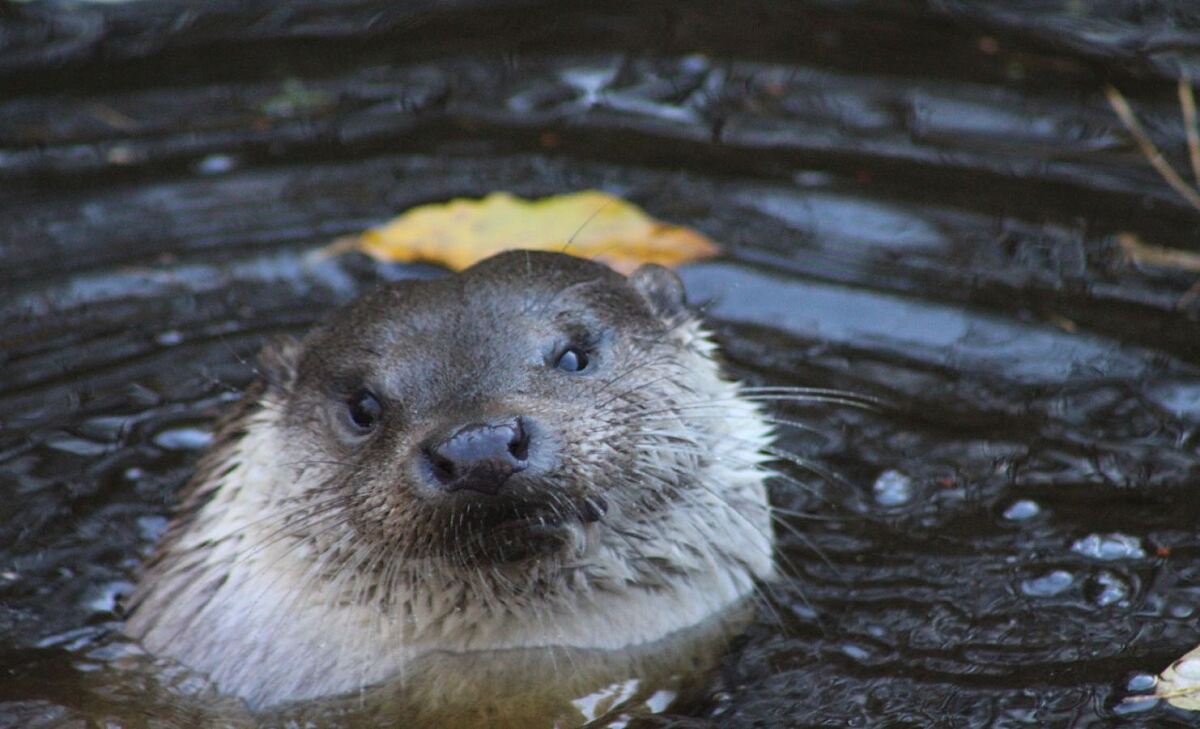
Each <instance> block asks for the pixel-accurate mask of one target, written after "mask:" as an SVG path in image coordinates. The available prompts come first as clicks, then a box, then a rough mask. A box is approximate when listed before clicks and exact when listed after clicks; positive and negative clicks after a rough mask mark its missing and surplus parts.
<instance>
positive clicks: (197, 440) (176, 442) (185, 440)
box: [154, 428, 213, 451]
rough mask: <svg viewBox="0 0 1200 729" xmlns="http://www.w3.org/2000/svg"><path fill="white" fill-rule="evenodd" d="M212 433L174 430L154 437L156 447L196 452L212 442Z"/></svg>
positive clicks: (189, 429)
mask: <svg viewBox="0 0 1200 729" xmlns="http://www.w3.org/2000/svg"><path fill="white" fill-rule="evenodd" d="M212 439H213V435H212V432H211V431H207V430H202V429H200V428H172V429H170V430H164V431H162V432H160V433H158V434H157V435H155V436H154V445H156V446H158V447H159V448H166V449H167V450H170V451H195V450H200V449H201V448H204V447H205V446H207V445H208V444H209V443H211V442H212Z"/></svg>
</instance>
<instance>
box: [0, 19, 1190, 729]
mask: <svg viewBox="0 0 1200 729" xmlns="http://www.w3.org/2000/svg"><path fill="white" fill-rule="evenodd" d="M1023 5H1028V6H1029V7H1023V6H1021V7H1018V6H1015V5H1013V4H1002V5H1001V4H997V5H996V6H994V7H992V6H987V5H982V4H976V3H969V2H938V3H930V4H929V5H928V6H923V5H921V4H918V3H913V4H911V5H904V6H900V5H893V4H890V3H886V2H864V3H839V2H832V1H830V2H813V3H789V4H785V3H775V4H760V3H750V4H746V5H744V6H740V8H739V10H738V11H736V12H735V11H733V10H732V9H730V8H731V6H725V5H717V4H713V5H711V6H708V5H694V6H689V9H686V10H685V9H681V8H680V7H677V6H676V4H673V3H654V2H648V3H639V4H636V5H635V4H624V3H618V4H613V5H611V6H608V7H606V9H604V10H598V9H596V8H595V7H594V6H593V5H592V4H583V3H579V4H574V3H567V4H555V5H549V4H540V3H535V2H511V3H508V2H486V3H485V2H468V1H465V0H464V1H461V2H456V3H448V4H443V5H441V6H439V7H438V8H437V9H436V10H435V9H433V6H432V5H431V6H430V7H429V8H426V9H421V10H415V11H411V12H410V11H407V10H398V9H396V8H394V7H393V6H392V5H391V4H384V3H378V4H373V3H370V2H365V1H363V2H346V3H343V4H333V5H329V4H326V5H317V4H311V5H310V4H308V3H304V2H297V3H295V4H292V5H289V6H287V9H275V10H272V9H271V8H270V7H268V6H267V5H265V4H263V5H260V4H257V3H244V4H241V5H240V6H239V7H233V6H228V7H227V6H224V5H222V4H220V3H212V4H208V5H205V6H203V7H192V5H191V4H184V3H182V2H174V1H172V0H167V1H165V2H154V3H148V4H124V5H113V6H82V7H76V6H69V5H56V4H43V3H33V4H29V5H24V4H22V5H15V4H14V5H0V193H2V194H0V726H5V727H7V726H20V727H35V726H36V727H41V726H46V727H50V726H53V727H60V726H61V727H109V726H122V727H141V726H155V727H158V726H194V725H203V724H206V723H212V722H214V721H216V720H217V718H218V717H220V716H223V714H222V713H221V712H222V711H224V710H225V708H227V707H223V705H222V704H221V703H220V702H219V701H218V700H216V699H214V698H212V697H211V696H208V695H206V694H205V693H204V689H203V687H202V686H201V685H200V684H198V683H197V682H196V681H195V680H194V678H192V677H188V676H186V675H182V674H172V673H169V672H168V673H165V674H164V673H154V672H149V671H146V670H144V669H136V668H135V669H130V668H126V667H125V666H124V664H122V662H121V661H120V660H118V658H119V657H120V656H122V655H124V654H126V653H127V652H128V649H127V647H125V646H123V645H122V644H121V642H120V641H119V640H116V639H114V637H113V636H112V631H113V629H114V626H115V625H116V624H117V620H118V612H117V610H118V608H117V602H116V601H117V598H118V597H119V596H120V595H121V594H123V593H124V592H126V591H127V590H128V588H129V584H130V580H131V577H132V575H133V574H134V570H135V568H136V565H137V563H138V560H139V558H140V556H141V555H142V554H144V553H145V552H146V551H147V550H148V549H149V548H150V547H151V545H152V544H153V542H154V539H155V537H156V535H157V534H158V533H159V532H160V531H161V529H162V528H163V526H164V523H165V521H164V517H165V515H166V514H167V512H168V506H169V504H170V503H171V497H172V493H173V492H174V491H175V489H176V488H178V487H179V486H180V485H181V484H182V483H183V481H184V480H185V479H186V478H187V476H188V474H189V471H190V468H191V466H192V464H193V463H194V461H195V459H196V457H197V454H198V452H199V450H201V449H202V448H203V446H204V445H205V443H206V441H207V438H208V432H209V428H210V427H211V425H212V422H213V419H214V417H215V416H216V414H217V413H219V412H220V411H221V410H222V408H223V407H224V406H225V405H226V404H227V403H229V402H230V401H231V400H233V399H236V397H237V393H238V391H239V389H240V388H242V387H243V386H244V385H245V384H246V383H247V382H248V381H249V378H250V377H251V376H252V368H251V366H250V364H249V362H250V359H251V358H252V356H253V354H254V352H255V351H256V349H257V348H258V346H259V345H260V344H261V342H262V341H263V339H264V338H265V337H266V336H268V335H270V334H272V333H276V332H299V331H303V330H304V329H305V328H306V327H307V326H308V325H310V324H311V323H312V322H313V321H315V320H316V319H317V318H318V317H320V316H321V315H322V313H324V312H326V311H328V310H329V309H330V308H331V307H332V306H334V305H336V304H338V303H340V302H343V301H346V300H348V299H350V298H352V297H353V296H354V295H355V294H356V293H358V292H360V291H362V290H363V289H364V287H367V286H369V285H370V284H371V283H373V282H375V281H377V280H379V279H380V278H381V277H390V276H405V275H426V274H428V273H429V270H428V269H427V268H414V269H393V268H387V267H381V266H377V265H375V264H371V263H368V262H366V261H364V260H358V259H346V260H341V261H324V262H317V261H314V260H312V259H311V258H309V257H308V256H307V255H306V254H307V253H308V252H309V251H311V250H312V249H313V248H315V247H317V246H319V245H322V244H324V243H326V242H328V241H329V240H330V239H331V238H333V237H336V236H338V235H341V234H345V233H348V232H354V231H358V230H361V229H362V228H364V227H366V226H369V225H371V224H374V223H377V222H380V221H382V220H384V219H386V218H388V217H390V216H391V215H393V214H395V213H396V212H398V211H400V210H402V209H404V208H406V207H409V206H411V205H413V204H417V203H422V202H428V201H437V200H443V199H446V198H449V197H452V196H456V195H481V194H484V193H486V192H489V191H492V190H510V191H513V192H516V193H518V194H523V195H531V196H532V195H545V194H552V193H556V192H563V191H569V190H578V189H584V188H601V189H604V190H607V191H609V192H613V193H616V194H619V195H622V196H624V197H626V198H628V199H631V200H633V201H635V202H637V203H638V204H640V205H642V206H644V207H645V208H647V209H648V210H649V211H650V212H652V213H653V214H655V215H657V216H659V217H661V218H664V219H667V220H670V221H672V222H677V223H682V224H687V225H691V226H694V227H697V228H699V229H700V230H702V231H704V232H706V233H707V234H709V235H711V236H712V237H714V238H715V239H717V240H719V241H721V242H722V243H723V244H724V245H725V246H726V251H727V253H726V254H725V255H724V256H723V257H722V258H721V259H719V260H717V261H715V262H710V263H705V264H701V265H695V266H692V267H689V268H687V269H685V270H683V271H682V272H681V273H682V275H683V277H684V279H685V282H686V283H687V284H688V287H689V289H690V291H691V293H692V295H693V298H694V299H696V300H698V301H710V302H711V303H710V304H709V308H708V316H709V319H710V321H711V322H712V323H713V326H714V327H715V328H716V330H717V332H718V334H719V337H720V339H721V341H722V343H723V346H724V349H725V352H726V354H727V355H728V358H729V360H730V367H731V370H732V371H733V372H734V373H735V374H736V375H738V376H739V377H742V378H744V379H746V380H748V381H750V382H752V383H754V384H763V383H769V384H778V385H799V386H818V387H840V388H846V389H850V390H854V391H856V392H864V393H870V394H874V395H877V396H880V397H883V398H886V399H887V400H889V401H891V402H892V403H894V407H892V408H889V409H885V410H884V411H882V412H878V413H871V412H863V411H858V410H849V409H845V408H835V407H822V408H817V407H808V408H804V409H788V408H784V409H782V410H781V411H780V412H781V413H784V414H786V416H787V417H788V418H791V419H796V420H802V421H803V422H805V423H807V424H809V425H811V426H812V428H814V431H813V432H796V433H788V434H785V436H784V440H783V443H784V445H786V446H787V447H788V448H790V449H792V450H794V451H796V452H798V453H801V454H803V455H804V456H806V457H809V458H814V459H817V460H818V461H819V462H820V463H822V464H824V465H825V466H827V467H828V468H829V469H830V470H831V471H832V472H835V473H836V474H839V476H840V478H833V479H826V480H822V479H818V478H814V477H813V476H812V474H806V473H802V472H799V471H794V472H792V475H794V476H796V477H800V478H803V479H805V480H806V481H808V482H810V483H812V485H813V487H814V489H815V492H816V493H815V495H814V494H812V493H809V492H805V491H803V490H800V489H797V488H795V487H794V486H789V485H788V484H787V483H786V482H783V483H780V484H777V486H776V488H775V489H774V500H775V503H776V504H778V505H779V506H780V507H781V509H782V511H781V513H784V512H786V513H788V514H789V516H787V517H786V521H787V523H788V524H789V526H790V527H791V528H790V529H786V530H781V531H780V533H779V538H780V541H781V544H782V549H781V555H782V556H781V562H783V563H784V564H785V565H786V568H785V572H786V578H785V579H784V580H783V581H782V582H781V584H779V585H777V586H776V587H775V588H774V589H773V590H772V597H771V600H770V602H769V604H768V605H764V606H763V607H762V608H760V611H759V613H758V618H757V619H756V620H755V622H754V623H753V624H752V625H751V627H750V628H749V629H748V631H747V632H746V633H745V635H744V636H743V637H742V638H740V639H739V640H737V641H736V642H735V643H734V644H733V646H732V647H731V648H730V649H729V650H728V651H727V652H726V653H725V655H724V657H723V658H722V659H721V662H720V665H719V667H718V668H717V669H716V670H715V671H713V672H712V673H711V675H709V676H707V677H706V678H705V679H704V680H703V686H702V690H700V691H699V692H698V693H697V694H696V695H695V696H692V697H691V698H688V699H687V700H685V701H678V702H676V703H675V704H674V705H671V706H670V707H668V708H667V709H666V712H665V713H664V714H662V715H660V716H658V717H654V718H648V719H643V720H640V721H641V723H640V725H643V726H678V727H700V726H721V727H751V726H756V727H777V726H778V727H783V726H802V725H821V724H828V725H838V726H844V725H854V726H895V727H901V726H1109V725H1111V726H1116V725H1137V724H1142V725H1145V726H1172V725H1180V726H1186V725H1191V724H1193V723H1196V720H1194V719H1192V718H1191V717H1190V716H1189V715H1188V714H1185V713H1183V712H1182V711H1179V710H1177V709H1171V708H1169V707H1165V706H1161V705H1153V704H1149V703H1140V704H1121V703H1120V702H1121V699H1122V698H1124V697H1126V696H1128V695H1129V694H1130V693H1135V692H1137V691H1139V690H1145V688H1146V686H1147V685H1148V675H1153V674H1155V673H1157V672H1158V671H1160V670H1161V669H1163V668H1164V667H1165V666H1166V665H1168V664H1169V663H1170V662H1171V661H1173V660H1174V659H1176V658H1177V657H1179V656H1180V655H1182V654H1183V653H1184V652H1186V651H1187V650H1189V649H1191V648H1192V647H1193V646H1195V645H1196V644H1197V643H1200V620H1198V619H1197V609H1198V608H1200V538H1198V537H1197V532H1198V528H1200V499H1197V498H1196V495H1195V488H1196V484H1197V482H1198V481H1200V451H1198V435H1197V434H1198V427H1200V368H1198V367H1197V365H1196V362H1197V355H1198V354H1200V337H1198V334H1200V332H1198V329H1197V319H1198V317H1200V297H1197V296H1195V295H1194V293H1189V291H1190V290H1191V289H1192V287H1193V285H1195V284H1196V282H1197V281H1198V280H1200V273H1198V272H1197V271H1196V270H1194V269H1192V270H1189V269H1188V267H1187V266H1184V267H1179V266H1164V265H1160V266H1152V265H1147V264H1144V263H1142V264H1139V263H1138V262H1136V261H1133V260H1130V259H1129V257H1128V256H1127V255H1126V254H1125V252H1124V249H1123V248H1122V247H1121V245H1120V243H1119V240H1120V238H1119V236H1121V235H1122V234H1126V233H1128V234H1133V235H1136V236H1138V237H1139V238H1140V239H1141V240H1142V241H1144V242H1145V243H1147V244H1150V245H1156V246H1165V247H1168V248H1173V249H1179V250H1184V251H1190V252H1191V253H1192V254H1193V255H1194V254H1196V253H1200V246H1197V243H1196V241H1197V233H1198V232H1200V214H1198V213H1197V211H1196V210H1194V209H1192V208H1190V207H1189V206H1188V205H1187V204H1186V203H1185V202H1184V201H1183V200H1182V199H1181V198H1179V197H1178V196H1177V195H1176V194H1175V193H1173V192H1172V191H1171V190H1170V189H1169V188H1167V187H1166V186H1165V185H1164V184H1163V183H1162V182H1161V180H1160V179H1159V178H1158V177H1157V176H1156V175H1155V173H1154V172H1153V171H1152V170H1151V169H1150V168H1149V166H1148V165H1146V164H1145V161H1144V160H1143V159H1142V158H1141V157H1140V156H1139V155H1138V154H1137V153H1136V151H1135V150H1134V148H1133V147H1132V145H1131V144H1130V143H1129V141H1128V139H1127V137H1126V135H1125V133H1124V131H1123V130H1122V128H1121V127H1120V125H1119V124H1118V123H1117V122H1116V119H1115V117H1114V116H1113V115H1112V112H1111V110H1110V109H1109V108H1108V106H1107V104H1106V103H1105V101H1104V96H1103V94H1102V88H1103V84H1104V83H1105V82H1112V83H1114V84H1115V85H1116V86H1118V87H1119V88H1121V89H1122V90H1124V91H1125V93H1126V94H1127V95H1128V96H1129V97H1130V100H1131V103H1132V104H1133V106H1134V108H1135V109H1136V110H1137V111H1138V112H1139V113H1141V114H1142V115H1143V116H1144V119H1145V122H1146V124H1147V128H1148V130H1149V133H1150V134H1151V135H1152V136H1153V137H1154V138H1155V139H1156V140H1157V141H1158V143H1159V144H1160V145H1161V147H1162V148H1163V149H1164V151H1165V152H1166V153H1167V155H1168V157H1169V158H1170V159H1171V161H1172V162H1174V163H1175V164H1176V166H1177V168H1178V169H1180V170H1183V169H1185V168H1186V166H1187V163H1186V160H1185V157H1184V147H1183V141H1182V140H1183V129H1182V126H1181V124H1180V122H1179V116H1178V111H1177V108H1176V106H1175V104H1176V102H1175V96H1174V84H1173V80H1172V79H1173V78H1174V76H1175V75H1176V74H1178V73H1179V72H1180V70H1181V69H1182V70H1194V67H1195V66H1196V65H1197V64H1196V62H1195V59H1196V58H1198V57H1200V56H1198V55H1197V52H1196V50H1195V49H1197V48H1198V47H1200V21H1197V18H1196V17H1195V16H1194V13H1193V14H1189V12H1188V11H1186V10H1179V11H1172V10H1169V9H1166V8H1158V7H1157V6H1154V5H1151V4H1146V3H1121V2H1111V3H1101V4H1080V3H1074V4H1072V3H1067V2H1063V3H1026V4H1023ZM1193 75H1196V74H1195V73H1193ZM793 530H794V532H795V533H793ZM272 721H273V720H272ZM280 721H282V720H280ZM330 721H331V722H334V720H332V719H331V720H330ZM356 721H357V722H358V723H360V724H362V723H366V720H365V719H362V718H361V717H360V718H358V719H355V717H353V716H348V717H339V718H337V720H336V722H334V723H346V724H350V725H353V724H354V723H355V722H356Z"/></svg>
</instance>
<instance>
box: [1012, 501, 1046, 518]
mask: <svg viewBox="0 0 1200 729" xmlns="http://www.w3.org/2000/svg"><path fill="white" fill-rule="evenodd" d="M1041 511H1042V507H1040V506H1038V505H1037V502H1036V501H1032V500H1030V499H1020V500H1019V501H1014V502H1013V503H1012V505H1011V506H1009V507H1008V508H1007V509H1005V510H1004V518H1005V519H1008V520H1009V521H1025V520H1027V519H1032V518H1033V517H1035V516H1037V515H1038V514H1040V513H1041Z"/></svg>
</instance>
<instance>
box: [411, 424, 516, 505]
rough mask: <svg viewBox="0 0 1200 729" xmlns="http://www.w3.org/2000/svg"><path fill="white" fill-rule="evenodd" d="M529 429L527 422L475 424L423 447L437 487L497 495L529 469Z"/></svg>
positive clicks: (436, 438) (433, 439) (434, 439)
mask: <svg viewBox="0 0 1200 729" xmlns="http://www.w3.org/2000/svg"><path fill="white" fill-rule="evenodd" d="M528 431H529V429H528V428H527V427H526V423H525V422H524V418H521V417H515V418H510V419H507V420H499V421H493V422H487V423H472V424H470V425H464V426H462V427H460V428H458V429H457V430H455V431H454V432H453V433H452V434H451V435H450V436H449V437H444V438H442V437H434V438H431V439H430V440H429V441H426V443H425V444H423V445H422V447H421V452H422V453H423V455H424V457H425V459H426V461H427V463H428V466H429V472H430V473H431V474H432V476H433V479H432V480H433V481H434V482H435V484H436V485H437V486H438V487H440V488H441V489H443V490H444V491H447V492H450V491H461V490H464V489H465V490H468V491H476V492H479V493H482V494H489V495H495V494H496V493H497V492H499V491H500V488H501V487H502V486H503V485H504V482H505V481H507V480H508V479H509V477H511V476H512V475H513V474H515V473H518V472H520V471H524V470H525V469H526V468H527V467H528V466H529V441H530V437H529V432H528Z"/></svg>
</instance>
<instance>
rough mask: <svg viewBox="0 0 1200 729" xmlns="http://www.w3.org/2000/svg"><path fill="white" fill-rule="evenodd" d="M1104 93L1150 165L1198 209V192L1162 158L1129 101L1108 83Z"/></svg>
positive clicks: (1199, 196) (1199, 197)
mask: <svg viewBox="0 0 1200 729" xmlns="http://www.w3.org/2000/svg"><path fill="white" fill-rule="evenodd" d="M1104 95H1105V96H1107V97H1108V103H1109V104H1110V105H1111V106H1112V108H1113V111H1114V112H1116V114H1117V118H1118V119H1120V120H1121V123H1122V124H1124V125H1125V130H1126V131H1128V132H1129V135H1130V136H1131V137H1133V141H1134V142H1136V143H1137V146H1138V149H1140V150H1141V152H1142V156H1144V157H1145V158H1146V161H1147V162H1149V163H1150V166H1151V167H1153V168H1154V170H1155V171H1156V172H1158V174H1159V175H1160V176H1161V177H1162V178H1163V180H1165V181H1166V183H1167V184H1168V185H1170V186H1171V189H1172V190H1174V191H1175V192H1177V193H1179V195H1180V196H1181V197H1183V199H1184V200H1187V201H1188V204H1190V205H1191V206H1192V207H1194V208H1196V209H1197V210H1200V193H1198V192H1196V191H1195V190H1194V189H1192V187H1191V186H1190V185H1188V184H1187V183H1186V182H1184V180H1183V178H1182V177H1180V176H1179V173H1177V172H1175V169H1174V168H1173V167H1171V164H1170V163H1169V162H1167V160H1166V159H1164V158H1163V156H1162V152H1159V151H1158V147H1157V146H1155V144H1154V142H1153V141H1151V140H1150V137H1149V136H1148V135H1147V134H1146V130H1144V129H1142V125H1141V122H1139V121H1138V120H1137V117H1136V116H1134V114H1133V109H1130V108H1129V102H1127V101H1126V100H1125V97H1124V96H1123V95H1122V94H1121V92H1120V91H1118V90H1117V88H1116V87H1115V86H1111V85H1109V86H1105V87H1104Z"/></svg>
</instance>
